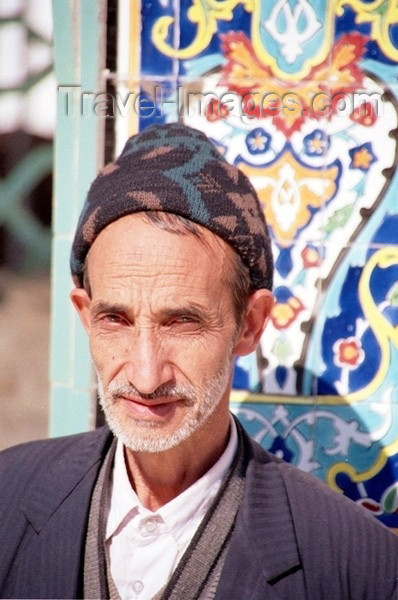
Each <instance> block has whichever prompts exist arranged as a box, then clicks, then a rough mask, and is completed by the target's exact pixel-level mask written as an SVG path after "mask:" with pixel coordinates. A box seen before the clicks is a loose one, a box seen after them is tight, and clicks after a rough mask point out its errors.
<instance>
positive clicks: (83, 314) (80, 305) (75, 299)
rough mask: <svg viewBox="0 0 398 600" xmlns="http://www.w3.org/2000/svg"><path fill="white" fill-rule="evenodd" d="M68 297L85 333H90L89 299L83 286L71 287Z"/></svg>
mask: <svg viewBox="0 0 398 600" xmlns="http://www.w3.org/2000/svg"><path fill="white" fill-rule="evenodd" d="M70 299H71V300H72V303H73V306H74V307H75V308H76V310H77V313H78V315H79V317H80V320H81V322H82V323H83V327H84V329H85V330H86V331H87V333H90V329H91V319H90V304H91V299H90V296H89V295H88V293H87V292H86V290H85V289H84V288H77V287H76V288H73V290H72V291H71V293H70Z"/></svg>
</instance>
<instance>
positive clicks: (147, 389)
mask: <svg viewBox="0 0 398 600" xmlns="http://www.w3.org/2000/svg"><path fill="white" fill-rule="evenodd" d="M125 369H126V377H127V379H128V380H129V382H130V384H131V385H133V386H134V387H135V388H136V389H137V390H138V391H139V392H141V394H152V393H153V392H155V391H156V390H157V389H158V388H159V387H160V386H161V385H163V384H166V383H170V382H171V381H172V379H173V368H172V363H171V361H170V356H169V352H168V350H167V344H165V343H164V341H163V340H162V339H161V338H160V336H159V334H157V333H156V332H155V331H154V330H153V329H151V328H144V327H143V328H141V329H139V330H138V329H137V330H136V331H135V332H134V334H133V336H132V339H131V340H130V345H129V348H128V358H127V361H126V364H125Z"/></svg>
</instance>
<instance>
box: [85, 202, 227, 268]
mask: <svg viewBox="0 0 398 600" xmlns="http://www.w3.org/2000/svg"><path fill="white" fill-rule="evenodd" d="M192 225H194V230H193V231H190V230H189V228H188V229H187V228H186V227H184V226H181V224H180V223H178V221H177V222H176V224H174V225H173V222H172V221H169V222H166V223H165V226H163V224H162V221H161V222H160V226H159V225H156V224H155V223H154V222H152V221H151V220H149V219H148V218H147V215H146V213H135V214H131V215H127V216H125V217H122V218H120V219H117V220H116V221H114V222H112V223H111V224H110V225H108V226H107V227H106V228H105V229H103V230H102V231H101V232H100V234H99V235H98V236H97V238H96V239H95V241H94V243H93V244H92V246H91V248H90V251H89V253H88V256H87V261H86V270H89V272H90V280H92V277H93V276H95V274H97V273H100V274H103V275H104V274H105V272H106V270H107V269H108V268H109V267H111V268H112V269H113V270H116V269H117V270H119V271H123V269H124V270H129V271H130V272H131V271H132V270H134V269H144V270H145V269H152V272H156V270H158V271H159V272H160V273H161V272H162V269H164V268H166V267H170V268H171V267H174V269H176V270H177V271H181V272H184V270H185V271H186V272H187V274H188V273H189V272H190V271H195V270H196V271H200V272H201V273H207V275H208V276H209V277H210V278H214V277H220V276H222V277H223V279H225V278H227V279H228V278H229V275H230V274H231V273H232V272H233V270H234V261H235V255H236V252H235V251H234V250H233V248H232V247H231V246H230V245H229V244H228V243H226V242H225V241H224V240H223V239H222V238H220V237H219V236H218V235H216V234H214V233H213V232H211V231H209V230H208V229H206V228H205V227H202V226H201V225H197V224H192ZM236 256H237V255H236Z"/></svg>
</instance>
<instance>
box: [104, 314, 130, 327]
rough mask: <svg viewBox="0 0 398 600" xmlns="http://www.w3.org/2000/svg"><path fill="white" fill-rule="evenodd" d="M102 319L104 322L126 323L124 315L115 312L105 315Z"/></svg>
mask: <svg viewBox="0 0 398 600" xmlns="http://www.w3.org/2000/svg"><path fill="white" fill-rule="evenodd" d="M101 321H103V322H104V323H114V324H116V325H117V324H123V323H125V319H123V317H121V316H120V315H114V314H109V315H103V316H102V317H101Z"/></svg>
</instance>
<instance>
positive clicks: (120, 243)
mask: <svg viewBox="0 0 398 600" xmlns="http://www.w3.org/2000/svg"><path fill="white" fill-rule="evenodd" d="M204 235H205V243H203V241H202V240H198V239H197V238H195V237H194V236H192V235H182V234H175V233H170V232H167V231H164V230H161V229H159V228H158V227H156V226H154V225H153V224H151V223H148V222H146V221H145V220H144V219H143V218H142V215H140V214H136V215H129V216H127V217H123V218H121V219H119V220H117V221H115V222H114V223H112V224H111V225H109V226H108V227H107V228H106V229H104V230H103V231H102V232H101V233H100V235H99V236H98V238H97V239H96V240H95V242H94V243H93V246H92V247H91V249H90V252H89V255H88V265H87V266H88V275H89V280H90V288H91V298H90V297H89V296H88V294H87V292H86V291H84V290H81V289H79V290H74V292H72V300H73V302H74V303H75V306H76V307H77V309H78V312H79V314H80V316H81V318H82V321H83V324H84V325H85V327H86V329H87V331H88V333H89V336H90V348H91V353H92V357H93V361H94V364H95V368H96V370H97V374H98V379H99V390H100V398H101V404H102V406H103V409H104V411H105V414H106V418H107V421H108V424H109V426H110V427H111V429H112V430H113V432H114V433H115V435H117V436H118V437H119V438H120V439H121V440H122V442H123V443H124V444H125V445H126V446H127V447H129V448H130V449H132V450H136V451H146V452H159V451H164V450H167V449H169V448H172V447H174V446H176V445H177V444H179V443H181V442H183V441H184V440H186V439H188V438H191V436H195V435H196V436H199V437H200V436H203V435H205V437H206V435H207V436H209V435H211V434H212V432H213V429H214V428H216V429H217V428H220V427H225V426H226V423H227V422H228V418H229V417H228V396H229V391H230V379H231V371H232V362H233V354H234V352H236V351H237V346H239V340H240V336H241V334H239V333H237V331H236V321H235V315H234V307H233V300H232V294H231V290H230V287H229V285H228V283H227V282H226V280H227V271H228V269H231V254H230V253H231V252H232V250H231V249H230V248H229V246H228V245H227V244H226V243H224V242H223V241H222V240H220V239H219V238H217V237H216V236H215V235H213V234H212V233H211V232H209V231H207V230H204ZM243 345H244V344H243ZM249 351H250V350H249ZM242 353H243V352H242Z"/></svg>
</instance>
